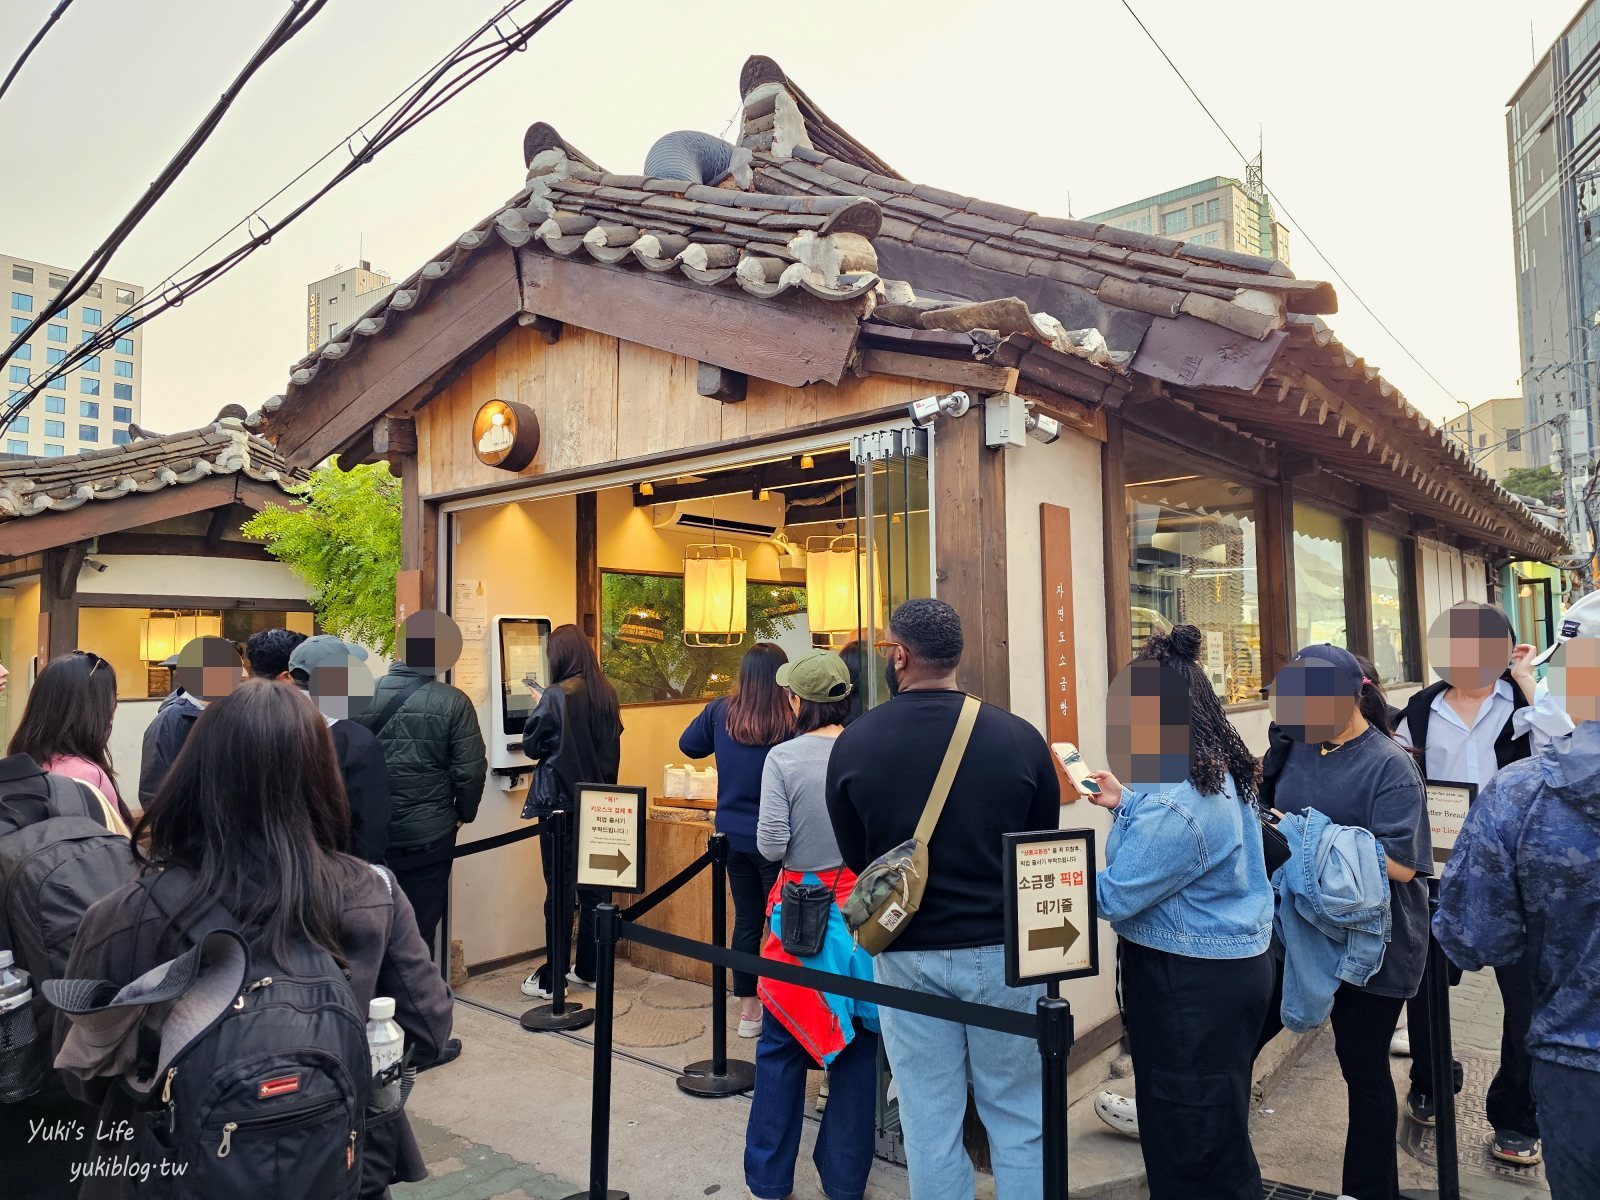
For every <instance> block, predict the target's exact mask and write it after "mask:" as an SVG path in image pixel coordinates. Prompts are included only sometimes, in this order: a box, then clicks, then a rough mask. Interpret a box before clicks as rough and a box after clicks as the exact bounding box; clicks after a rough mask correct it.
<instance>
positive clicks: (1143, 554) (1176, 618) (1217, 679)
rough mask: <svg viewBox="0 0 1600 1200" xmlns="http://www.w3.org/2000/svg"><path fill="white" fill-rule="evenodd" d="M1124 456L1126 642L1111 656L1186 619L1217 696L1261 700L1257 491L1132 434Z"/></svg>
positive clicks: (1226, 700)
mask: <svg viewBox="0 0 1600 1200" xmlns="http://www.w3.org/2000/svg"><path fill="white" fill-rule="evenodd" d="M1124 462H1125V464H1126V474H1125V477H1124V480H1123V484H1124V487H1125V488H1126V491H1127V507H1128V544H1129V575H1130V578H1129V592H1130V599H1131V602H1132V608H1133V625H1132V628H1133V639H1132V644H1131V645H1130V646H1128V647H1127V649H1126V654H1120V653H1119V654H1116V655H1114V657H1116V658H1122V659H1124V661H1125V660H1126V659H1127V658H1131V657H1132V656H1133V655H1134V654H1135V653H1137V652H1138V650H1139V647H1140V646H1142V645H1143V644H1144V641H1145V639H1146V638H1147V637H1149V635H1150V634H1152V633H1156V632H1163V633H1164V632H1166V631H1167V630H1169V629H1171V628H1172V627H1173V626H1174V625H1178V624H1190V625H1195V626H1198V627H1199V628H1200V630H1201V631H1202V632H1203V634H1204V636H1205V642H1204V645H1203V647H1202V650H1201V659H1200V661H1201V665H1202V666H1203V667H1204V668H1205V670H1206V673H1207V674H1208V675H1209V676H1210V678H1211V683H1212V686H1213V687H1215V688H1216V689H1217V694H1218V695H1219V696H1221V697H1222V699H1223V702H1224V703H1227V704H1240V703H1247V702H1250V701H1253V700H1258V699H1260V690H1261V597H1260V590H1259V582H1258V578H1257V569H1256V563H1257V553H1258V547H1257V533H1258V526H1257V521H1256V501H1257V494H1256V489H1255V488H1253V487H1251V486H1249V485H1248V484H1243V483H1238V482H1235V481H1233V480H1229V479H1227V478H1225V477H1223V476H1221V475H1215V474H1211V473H1208V472H1207V471H1204V470H1202V469H1190V464H1189V463H1187V462H1186V461H1184V460H1183V459H1182V458H1181V456H1179V455H1177V454H1176V453H1175V452H1173V451H1171V450H1169V449H1165V448H1160V447H1157V446H1156V445H1155V444H1153V443H1145V442H1141V441H1138V440H1137V439H1135V438H1129V439H1128V442H1127V449H1126V453H1125V456H1124ZM1121 665H1122V663H1121V662H1113V664H1112V667H1113V670H1115V669H1117V668H1120V666H1121Z"/></svg>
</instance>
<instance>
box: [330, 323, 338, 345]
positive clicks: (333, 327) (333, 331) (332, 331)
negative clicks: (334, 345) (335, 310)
mask: <svg viewBox="0 0 1600 1200" xmlns="http://www.w3.org/2000/svg"><path fill="white" fill-rule="evenodd" d="M338 332H339V327H338V326H337V325H329V326H328V340H329V341H330V342H331V341H333V336H334V334H336V333H338Z"/></svg>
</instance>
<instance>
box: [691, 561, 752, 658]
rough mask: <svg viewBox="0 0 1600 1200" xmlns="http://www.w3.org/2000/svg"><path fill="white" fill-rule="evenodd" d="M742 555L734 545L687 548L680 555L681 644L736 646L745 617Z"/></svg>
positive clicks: (743, 563)
mask: <svg viewBox="0 0 1600 1200" xmlns="http://www.w3.org/2000/svg"><path fill="white" fill-rule="evenodd" d="M745 570H746V565H745V561H744V552H743V551H741V550H740V549H739V548H738V547H737V546H689V547H687V548H686V549H685V550H684V552H683V641H684V644H685V645H688V646H737V645H739V644H740V643H741V642H743V641H744V631H745V618H746V612H745V609H746V602H747V596H746V590H745Z"/></svg>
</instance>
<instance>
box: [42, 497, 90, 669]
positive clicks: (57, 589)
mask: <svg viewBox="0 0 1600 1200" xmlns="http://www.w3.org/2000/svg"><path fill="white" fill-rule="evenodd" d="M29 519H31V518H29ZM88 553H89V543H88V542H87V541H82V542H73V543H71V544H70V545H66V546H53V547H51V548H50V549H48V550H46V551H45V553H44V571H43V573H42V574H41V575H40V576H39V615H40V617H41V618H48V619H47V620H43V621H42V622H41V626H40V628H41V630H42V632H41V635H40V642H41V645H40V654H41V662H40V665H41V666H42V665H43V664H44V663H45V662H48V661H49V660H50V659H52V658H55V657H57V656H58V655H62V654H66V653H67V652H68V651H69V650H73V649H75V648H76V647H77V644H78V600H77V596H78V572H79V571H81V570H82V569H83V560H84V559H85V558H86V557H87V556H88Z"/></svg>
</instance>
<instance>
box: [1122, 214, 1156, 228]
mask: <svg viewBox="0 0 1600 1200" xmlns="http://www.w3.org/2000/svg"><path fill="white" fill-rule="evenodd" d="M1118 228H1119V229H1126V230H1127V231H1128V232H1129V233H1149V232H1150V214H1149V213H1145V214H1144V216H1142V217H1131V218H1129V219H1128V220H1126V221H1124V222H1122V224H1121V225H1120V226H1118Z"/></svg>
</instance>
